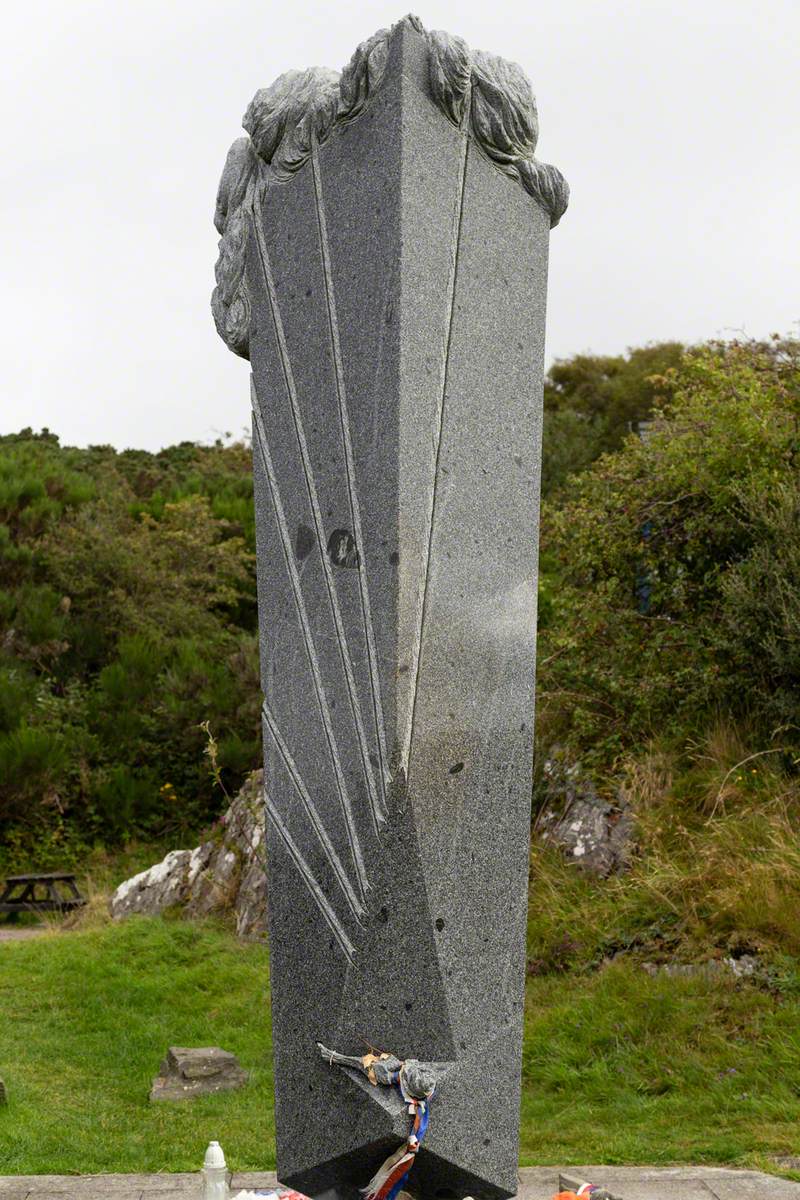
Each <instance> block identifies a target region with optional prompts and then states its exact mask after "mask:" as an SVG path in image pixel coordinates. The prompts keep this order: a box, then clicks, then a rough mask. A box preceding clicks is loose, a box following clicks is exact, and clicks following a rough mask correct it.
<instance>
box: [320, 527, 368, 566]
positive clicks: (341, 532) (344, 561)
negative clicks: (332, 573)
mask: <svg viewBox="0 0 800 1200" xmlns="http://www.w3.org/2000/svg"><path fill="white" fill-rule="evenodd" d="M328 558H329V559H330V560H331V562H332V563H333V565H334V566H335V567H357V566H358V565H359V563H360V562H361V558H360V556H359V553H358V547H357V546H356V543H355V539H354V537H353V535H352V533H350V531H349V529H334V531H333V533H332V534H331V536H330V537H329V538H328Z"/></svg>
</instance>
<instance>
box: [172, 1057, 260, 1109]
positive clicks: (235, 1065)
mask: <svg viewBox="0 0 800 1200" xmlns="http://www.w3.org/2000/svg"><path fill="white" fill-rule="evenodd" d="M159 1071H160V1073H159V1075H158V1076H157V1077H156V1078H155V1079H154V1080H153V1086H152V1088H151V1089H150V1099H151V1100H191V1099H192V1098H193V1097H194V1096H210V1095H213V1094H214V1093H215V1092H228V1091H232V1090H233V1089H234V1088H240V1087H242V1086H243V1085H244V1084H245V1083H247V1080H248V1078H249V1076H248V1074H247V1071H245V1070H243V1068H242V1067H241V1066H240V1065H239V1061H238V1059H237V1058H236V1055H235V1054H231V1053H230V1051H229V1050H220V1049H219V1047H218V1046H203V1047H200V1048H198V1049H191V1048H189V1047H186V1046H170V1048H169V1050H168V1051H167V1056H166V1058H165V1059H164V1061H163V1062H162V1064H161V1067H160V1068H159Z"/></svg>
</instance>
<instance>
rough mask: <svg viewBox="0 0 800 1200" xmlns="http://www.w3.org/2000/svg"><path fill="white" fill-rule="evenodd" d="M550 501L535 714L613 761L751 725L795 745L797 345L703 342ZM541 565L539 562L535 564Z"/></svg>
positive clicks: (798, 738)
mask: <svg viewBox="0 0 800 1200" xmlns="http://www.w3.org/2000/svg"><path fill="white" fill-rule="evenodd" d="M653 386H656V387H657V388H658V389H659V391H660V392H662V394H664V395H665V396H666V397H667V400H666V402H665V403H664V404H663V406H662V407H661V409H660V410H659V411H657V412H656V414H655V416H654V419H653V421H652V422H651V423H650V425H649V427H648V429H647V432H646V435H645V436H644V437H643V438H642V437H638V436H636V435H629V436H628V438H627V439H626V440H625V442H624V444H623V446H622V448H621V449H620V450H619V451H618V452H616V453H611V454H607V455H605V456H603V457H601V458H600V459H598V460H597V461H596V462H595V463H594V464H593V465H592V466H591V467H590V468H589V469H588V470H586V471H585V472H583V473H581V474H580V475H577V476H574V477H573V478H572V479H571V480H570V488H569V494H568V495H566V496H564V495H563V494H562V496H561V498H556V499H555V500H554V501H552V502H551V503H549V504H547V505H546V506H545V515H544V527H543V535H542V540H543V545H544V547H545V548H546V560H545V561H546V563H547V564H548V565H549V577H547V578H546V582H545V589H544V590H545V595H544V601H545V602H544V604H543V621H542V624H543V638H542V642H543V644H542V647H541V666H540V706H541V707H540V712H542V713H543V723H544V728H545V730H546V735H547V736H548V737H550V738H560V739H563V740H565V741H566V742H568V743H569V744H571V745H573V746H574V747H575V748H576V749H577V750H579V751H580V752H581V753H582V754H583V755H584V756H585V758H586V760H587V761H590V760H594V761H595V762H601V763H609V762H610V761H612V760H613V759H614V758H615V756H616V754H617V753H618V752H619V751H620V750H629V749H631V748H633V747H635V746H636V745H641V744H642V742H646V741H647V740H648V739H649V738H651V737H653V736H656V735H657V736H662V737H663V736H664V735H666V736H667V737H669V736H670V735H671V734H674V735H675V736H676V737H685V736H686V735H687V734H688V733H691V732H692V731H696V730H704V729H707V728H708V726H709V725H710V724H711V722H712V720H713V714H714V712H715V711H720V712H722V713H724V714H727V715H730V716H733V717H736V718H744V719H746V720H747V721H748V722H749V724H750V726H751V727H752V728H755V729H757V730H758V733H759V737H760V738H761V739H762V741H763V744H765V745H771V746H778V745H781V746H785V747H787V750H788V751H791V750H792V748H794V747H797V745H798V744H800V728H799V726H800V722H799V721H798V701H800V473H798V465H800V344H798V343H797V342H792V341H787V340H780V339H777V338H776V339H775V340H774V341H773V342H771V343H768V344H755V343H735V342H734V343H729V344H712V345H709V346H706V347H702V348H699V349H697V350H694V351H690V352H687V354H686V355H685V356H684V357H683V359H682V360H681V361H680V363H679V365H678V366H677V367H674V368H672V369H670V370H669V371H668V372H667V373H666V374H665V375H664V376H662V377H661V378H660V379H658V380H657V381H654V383H653ZM546 575H547V572H546Z"/></svg>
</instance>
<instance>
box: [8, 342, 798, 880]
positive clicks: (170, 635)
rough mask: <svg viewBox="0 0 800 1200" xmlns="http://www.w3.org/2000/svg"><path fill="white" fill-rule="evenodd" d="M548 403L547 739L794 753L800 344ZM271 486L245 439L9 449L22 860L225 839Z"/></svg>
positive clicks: (558, 380)
mask: <svg viewBox="0 0 800 1200" xmlns="http://www.w3.org/2000/svg"><path fill="white" fill-rule="evenodd" d="M652 372H656V374H653V373H652ZM546 409H547V413H546V421H545V450H544V462H545V475H546V483H547V488H546V490H547V491H548V493H549V498H548V500H547V502H546V504H545V507H544V518H543V528H542V551H543V571H542V577H541V603H540V617H541V627H542V636H541V653H540V678H539V697H540V700H539V715H540V720H539V724H540V731H541V736H542V738H543V739H544V741H545V744H547V745H550V744H552V743H553V742H554V741H559V742H562V743H564V744H566V746H567V747H568V748H571V749H572V750H574V751H575V752H576V753H579V754H580V755H581V756H582V757H583V759H584V761H585V762H587V763H592V762H594V763H595V764H597V765H602V766H604V767H607V766H608V765H609V764H611V763H612V762H613V761H614V760H615V759H616V757H617V755H618V754H619V753H620V752H625V753H627V752H629V751H631V750H633V749H636V748H637V747H641V746H642V744H643V743H644V742H647V741H648V739H650V738H651V737H652V736H653V735H656V734H657V735H659V736H663V735H666V737H667V738H668V739H669V738H670V737H673V738H674V740H675V741H676V744H677V743H679V742H681V740H683V742H684V743H685V741H686V738H687V737H691V736H698V737H702V736H704V735H705V734H706V733H707V732H708V730H709V729H710V727H711V726H712V725H713V724H714V722H715V717H716V714H717V713H719V714H721V715H722V716H723V717H733V718H735V719H738V718H740V717H744V718H746V719H747V721H748V722H749V727H750V728H752V729H753V730H755V731H757V732H756V740H757V741H758V744H759V746H760V747H761V748H762V749H763V748H767V747H768V748H770V749H774V748H775V747H777V746H785V747H787V749H788V751H790V752H791V753H790V755H789V757H790V758H791V757H792V755H793V754H794V750H795V748H796V747H797V746H798V744H800V736H798V735H799V734H800V730H798V725H800V721H798V718H797V712H798V699H800V536H798V535H800V475H798V469H797V468H798V455H799V454H800V432H798V430H799V426H798V421H799V420H800V347H799V346H798V343H795V342H791V341H787V340H777V339H776V340H775V341H773V342H772V343H769V344H766V345H757V344H751V343H745V344H737V343H731V344H727V345H723V344H719V345H717V344H714V345H709V346H706V347H700V348H698V349H696V350H692V351H687V352H683V351H682V349H681V347H680V346H678V345H677V344H675V343H669V342H668V343H663V344H661V345H657V346H651V347H645V348H644V349H640V350H634V351H631V352H630V354H629V355H628V357H627V358H610V359H601V358H592V357H589V356H586V355H579V356H577V357H576V358H574V359H571V360H569V361H566V362H561V363H557V364H555V366H554V367H553V368H552V370H551V372H550V376H549V379H548V382H547V386H546ZM645 420H646V421H647V422H648V424H647V425H646V426H644V425H643V424H642V423H643V422H644V421H645ZM631 426H633V427H636V426H639V427H640V429H641V430H642V432H643V434H644V438H642V437H640V436H637V435H636V434H633V435H631V434H627V435H626V433H625V431H626V430H627V429H629V428H630V427H631ZM604 450H605V451H608V452H607V453H604V454H602V456H600V457H598V456H599V455H601V452H602V451H604ZM250 470H251V468H250V452H249V449H248V448H247V447H245V446H243V445H234V446H228V447H226V446H223V445H221V444H218V445H216V446H212V447H201V446H197V445H193V444H189V443H184V444H182V445H180V446H174V447H171V448H169V449H168V450H164V451H162V452H161V453H159V454H155V455H154V454H148V453H145V452H143V451H126V452H124V453H121V454H118V453H116V452H115V451H114V450H112V449H111V448H109V447H92V448H89V449H88V450H77V449H72V448H68V447H61V446H60V445H59V444H58V441H57V439H56V438H55V437H54V436H53V435H51V434H49V433H47V432H46V431H45V432H44V433H42V434H40V435H34V434H32V433H31V432H30V430H27V431H23V433H21V434H18V435H15V436H11V437H6V438H0V823H2V833H1V834H0V851H1V850H2V846H3V844H4V845H5V847H6V852H7V853H8V847H9V846H11V847H14V846H17V845H20V844H22V845H31V844H33V843H34V841H36V842H37V844H38V846H39V850H40V857H47V856H48V855H49V854H51V852H52V855H55V853H56V851H58V852H59V853H63V850H62V849H60V848H61V847H63V841H64V839H65V838H69V837H73V836H79V837H81V838H84V839H87V838H99V839H102V840H105V841H107V842H108V843H110V844H113V843H115V842H119V841H121V840H123V839H124V838H125V837H126V836H127V835H129V834H131V833H136V834H140V835H141V834H147V835H157V836H162V835H169V834H170V833H174V832H177V831H178V830H179V829H183V828H188V827H192V826H194V827H196V826H197V825H199V824H201V823H203V822H204V821H205V820H206V818H207V817H208V816H209V815H210V814H211V813H212V812H213V810H214V807H215V802H214V799H213V795H212V785H211V780H210V778H209V775H208V771H207V763H206V762H205V760H204V755H203V750H204V737H205V735H204V733H203V731H202V730H201V729H200V725H201V722H204V721H208V722H210V726H211V729H212V730H213V733H214V735H215V736H216V738H217V740H218V743H219V762H220V765H221V768H222V771H223V778H224V779H225V782H226V786H228V790H231V789H232V788H235V787H236V786H237V784H238V783H239V781H240V780H241V778H242V777H243V775H244V774H245V773H246V772H247V771H248V770H249V769H250V768H252V767H253V766H255V765H256V764H257V762H258V759H259V712H258V707H259V700H258V693H259V688H258V651H257V638H256V600H255V582H254V560H253V554H254V526H253V500H252V485H251V476H250ZM567 481H568V485H566V486H565V484H566V483H567ZM776 765H777V763H776Z"/></svg>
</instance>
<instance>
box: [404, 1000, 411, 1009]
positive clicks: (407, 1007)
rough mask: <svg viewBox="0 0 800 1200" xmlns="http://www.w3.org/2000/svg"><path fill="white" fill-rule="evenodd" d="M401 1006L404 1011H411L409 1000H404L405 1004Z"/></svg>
mask: <svg viewBox="0 0 800 1200" xmlns="http://www.w3.org/2000/svg"><path fill="white" fill-rule="evenodd" d="M403 1007H404V1008H405V1010H406V1012H411V1001H410V1000H406V1002H405V1005H404V1006H403Z"/></svg>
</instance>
